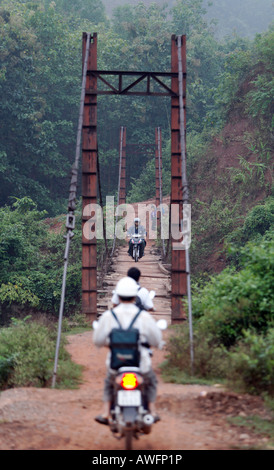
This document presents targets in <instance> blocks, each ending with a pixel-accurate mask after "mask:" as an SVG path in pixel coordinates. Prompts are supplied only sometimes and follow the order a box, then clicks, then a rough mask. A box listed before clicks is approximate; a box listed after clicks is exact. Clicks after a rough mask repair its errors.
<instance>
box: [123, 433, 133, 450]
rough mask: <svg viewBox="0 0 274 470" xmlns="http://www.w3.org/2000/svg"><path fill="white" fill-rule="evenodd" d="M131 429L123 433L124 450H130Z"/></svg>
mask: <svg viewBox="0 0 274 470" xmlns="http://www.w3.org/2000/svg"><path fill="white" fill-rule="evenodd" d="M132 436H133V434H132V430H128V431H126V433H125V447H126V450H132Z"/></svg>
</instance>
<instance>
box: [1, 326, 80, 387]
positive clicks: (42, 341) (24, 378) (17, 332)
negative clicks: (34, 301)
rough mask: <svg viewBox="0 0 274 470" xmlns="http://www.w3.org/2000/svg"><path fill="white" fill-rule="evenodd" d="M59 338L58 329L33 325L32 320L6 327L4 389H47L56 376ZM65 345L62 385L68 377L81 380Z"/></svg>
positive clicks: (3, 332)
mask: <svg viewBox="0 0 274 470" xmlns="http://www.w3.org/2000/svg"><path fill="white" fill-rule="evenodd" d="M56 338H57V335H56V331H55V328H49V327H47V326H46V325H44V324H42V323H41V322H33V321H32V322H30V321H29V319H28V317H27V318H25V319H24V320H16V321H15V320H13V323H12V325H11V326H9V327H8V328H3V329H2V330H1V331H0V358H1V361H2V363H1V364H0V386H1V388H2V389H3V388H10V387H28V386H34V387H45V386H47V385H48V384H49V381H50V379H51V377H52V373H53V367H54V356H55V344H56ZM64 344H65V341H64V338H62V341H61V346H60V354H59V364H60V367H59V369H58V383H59V385H60V386H62V383H63V382H64V381H66V380H67V379H68V377H70V378H71V379H72V380H74V381H77V380H78V378H79V373H80V367H79V366H77V365H74V364H71V361H70V357H69V354H68V353H67V352H66V350H65V349H64ZM62 371H63V372H62Z"/></svg>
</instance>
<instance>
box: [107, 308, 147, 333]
mask: <svg viewBox="0 0 274 470" xmlns="http://www.w3.org/2000/svg"><path fill="white" fill-rule="evenodd" d="M141 311H142V309H141V308H140V309H139V312H137V313H136V315H135V317H134V318H133V320H132V322H131V323H130V325H129V327H128V328H127V330H130V329H131V328H132V326H133V324H134V323H135V321H136V320H137V318H138V317H139V315H140V313H141ZM111 313H112V315H113V316H114V318H115V320H116V321H117V323H118V325H119V328H121V330H123V328H122V326H121V323H120V322H119V320H118V318H117V315H116V314H115V313H114V311H113V310H111ZM125 331H126V330H125Z"/></svg>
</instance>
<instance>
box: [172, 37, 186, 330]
mask: <svg viewBox="0 0 274 470" xmlns="http://www.w3.org/2000/svg"><path fill="white" fill-rule="evenodd" d="M181 55H182V63H183V65H184V67H183V69H184V70H186V37H185V36H182V47H181ZM171 71H172V72H173V73H177V72H178V45H177V37H176V36H175V35H173V36H172V38H171ZM171 81H172V90H173V91H174V92H175V94H176V96H174V95H173V96H172V98H171V200H170V202H171V208H172V206H173V205H174V206H175V205H179V206H180V212H179V213H180V214H182V209H183V207H182V205H183V202H182V164H181V141H180V109H179V97H178V94H179V81H178V76H173V77H172V80H171ZM183 97H184V112H185V104H186V103H185V97H186V73H184V77H183ZM185 123H186V119H185ZM172 224H173V220H172V219H171V228H172ZM176 224H177V227H173V228H177V229H179V230H180V229H181V226H180V224H179V226H178V221H177V222H176ZM171 241H172V244H173V242H175V243H176V242H178V240H173V239H172V240H171ZM179 241H180V240H179ZM186 296H187V273H186V257H185V250H175V249H172V254H171V310H172V314H171V315H172V318H171V321H172V323H173V324H174V323H180V322H181V321H183V320H185V319H186V313H185V310H184V306H183V302H182V300H183V298H185V297H186Z"/></svg>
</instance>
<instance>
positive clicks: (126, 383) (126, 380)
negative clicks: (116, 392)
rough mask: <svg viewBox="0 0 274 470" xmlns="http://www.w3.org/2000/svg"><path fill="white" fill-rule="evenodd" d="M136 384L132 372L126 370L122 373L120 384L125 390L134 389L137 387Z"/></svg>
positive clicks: (136, 380) (136, 381)
mask: <svg viewBox="0 0 274 470" xmlns="http://www.w3.org/2000/svg"><path fill="white" fill-rule="evenodd" d="M138 385H139V383H138V379H137V376H136V374H134V373H132V372H126V373H125V374H123V376H122V380H121V386H122V387H123V388H124V389H125V390H134V389H135V388H136V387H138Z"/></svg>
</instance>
